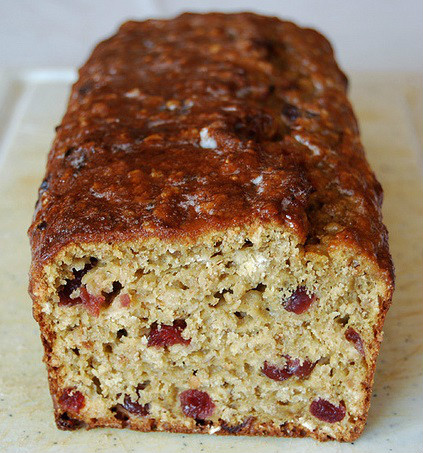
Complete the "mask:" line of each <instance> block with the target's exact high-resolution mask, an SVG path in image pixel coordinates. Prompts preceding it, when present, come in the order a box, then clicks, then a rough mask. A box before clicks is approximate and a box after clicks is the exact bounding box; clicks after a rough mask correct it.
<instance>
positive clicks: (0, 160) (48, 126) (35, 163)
mask: <svg viewBox="0 0 423 453" xmlns="http://www.w3.org/2000/svg"><path fill="white" fill-rule="evenodd" d="M18 76H19V77H18V78H17V77H15V75H14V74H11V75H9V76H7V77H6V75H5V76H4V77H3V79H0V97H2V96H3V99H4V98H6V102H3V103H2V106H3V109H4V111H3V113H2V114H1V116H0V133H1V134H2V135H1V140H2V142H1V145H2V148H1V149H0V152H1V155H0V208H1V210H0V212H1V213H2V214H1V216H0V252H1V255H0V287H1V293H0V294H1V296H0V304H1V314H0V351H1V352H0V358H1V366H0V451H35V452H38V451H43V452H44V451H46V452H53V451H61V452H62V451H63V452H66V451H78V452H89V451H102V452H109V451H110V452H113V451H140V452H150V451H166V452H177V451H182V450H184V451H215V450H216V449H221V450H223V451H226V450H230V451H238V450H239V451H243V452H248V451H253V450H254V451H256V452H260V451H266V452H269V451H272V452H273V451H288V450H289V451H290V452H293V453H295V452H296V451H304V450H305V449H307V451H310V452H314V451H316V452H318V451H329V452H331V451H342V452H343V451H345V452H349V451H359V452H378V451H384V452H389V451H393V452H401V451H404V452H410V453H412V452H418V451H421V446H422V443H423V438H422V437H423V436H422V430H423V428H422V425H423V414H422V412H423V409H422V407H423V391H422V381H423V379H422V373H423V367H422V356H423V344H422V333H421V330H422V325H423V305H422V297H423V296H422V295H423V280H422V269H423V262H422V261H423V187H422V153H421V144H422V139H421V136H419V134H420V132H421V77H416V76H399V75H384V74H377V75H376V74H366V75H365V74H362V75H356V76H355V77H353V78H352V80H353V87H352V99H353V103H354V107H355V109H356V112H357V114H358V116H359V119H360V123H361V129H362V134H363V142H364V145H365V147H366V150H367V153H368V157H369V160H370V162H371V164H372V166H373V168H374V169H375V171H376V173H377V175H378V177H379V179H380V180H381V182H382V185H383V186H384V189H385V204H384V215H385V221H386V224H387V226H388V229H389V231H390V235H391V250H392V253H393V257H394V262H395V264H396V268H397V291H396V293H395V297H394V302H393V304H394V305H393V307H392V309H391V311H390V313H389V315H388V318H387V322H386V328H385V341H384V343H383V345H382V352H381V356H380V360H379V366H378V369H377V373H376V383H375V394H374V397H373V401H372V408H371V410H370V415H369V422H368V426H367V428H366V430H365V433H364V435H363V437H362V438H361V439H360V440H358V441H357V442H355V444H354V445H352V444H344V445H339V444H336V443H330V444H324V445H320V444H317V443H316V442H315V441H312V440H309V439H308V440H304V439H273V438H266V439H260V438H235V437H226V438H219V437H215V436H182V435H170V434H159V433H151V434H142V433H136V432H130V431H117V430H114V431H113V430H95V431H90V432H86V431H79V432H60V431H57V429H56V428H55V426H54V424H53V417H52V408H51V401H50V396H49V394H48V390H47V383H46V373H45V370H44V366H43V364H42V363H41V343H40V341H39V334H38V326H37V325H36V323H35V322H34V321H33V319H32V317H31V310H30V300H29V297H28V296H27V293H26V287H27V270H28V266H29V246H28V241H27V238H26V228H27V226H28V225H29V223H30V218H31V215H32V210H33V204H34V202H35V199H36V189H37V187H38V185H39V183H40V181H41V178H42V174H43V172H44V165H45V159H46V154H47V151H48V148H49V144H50V141H51V139H52V137H53V134H54V132H53V127H54V125H55V124H57V123H58V122H59V120H60V116H61V114H62V112H63V109H64V105H65V101H66V96H67V87H68V85H69V80H70V79H71V77H72V73H70V72H54V71H43V72H28V73H22V74H19V75H18ZM11 109H12V110H11ZM11 111H12V112H13V114H12V116H10V112H11ZM419 131H420V132H419ZM202 449H203V450H202Z"/></svg>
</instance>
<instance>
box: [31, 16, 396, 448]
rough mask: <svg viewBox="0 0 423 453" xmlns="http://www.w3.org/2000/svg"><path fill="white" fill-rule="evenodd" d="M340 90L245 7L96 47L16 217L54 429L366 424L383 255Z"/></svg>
mask: <svg viewBox="0 0 423 453" xmlns="http://www.w3.org/2000/svg"><path fill="white" fill-rule="evenodd" d="M346 88H347V80H346V78H345V76H344V74H343V73H342V72H341V71H340V69H339V68H338V66H337V64H336V62H335V60H334V56H333V51H332V49H331V46H330V44H329V43H328V42H327V40H326V39H325V38H324V37H323V36H322V35H320V34H319V33H317V32H316V31H314V30H310V29H304V28H300V27H298V26H296V25H294V24H292V23H290V22H285V21H281V20H279V19H277V18H271V17H264V16H259V15H255V14H251V13H237V14H221V13H211V14H204V15H203V14H183V15H181V16H179V17H177V18H175V19H171V20H148V21H145V22H127V23H125V24H123V25H122V26H121V28H120V29H119V31H118V33H117V34H116V35H114V36H112V37H111V38H109V39H108V40H106V41H104V42H101V43H100V44H99V45H98V46H97V47H96V49H95V50H94V52H93V54H92V55H91V57H90V58H89V60H88V61H87V63H86V64H85V65H84V66H83V67H82V68H81V69H80V71H79V80H78V81H77V82H76V83H75V85H74V86H73V88H72V92H71V95H70V100H69V105H68V109H67V112H66V114H65V116H64V118H63V120H62V123H61V124H60V125H59V126H58V128H57V135H56V139H55V141H54V143H53V146H52V149H51V151H50V154H49V158H48V163H47V171H46V176H45V179H44V181H43V182H42V184H41V187H40V191H39V199H38V201H37V204H36V210H35V215H34V219H33V223H32V225H31V227H30V230H29V236H30V240H31V247H32V266H31V272H30V294H31V297H32V299H33V312H34V317H35V319H36V320H37V322H38V323H39V325H40V330H41V339H42V342H43V345H44V349H45V355H44V361H45V363H46V365H47V370H48V378H49V384H50V392H51V395H52V398H53V403H54V408H55V417H56V423H57V426H58V427H59V428H61V429H76V428H80V427H86V428H94V427H116V428H123V427H128V428H131V429H135V430H140V431H170V432H183V433H209V434H245V435H274V436H311V437H314V438H316V439H318V440H329V439H335V440H339V441H352V440H354V439H356V438H357V437H358V436H359V435H360V434H361V432H362V431H363V429H364V425H365V422H366V417H367V413H368V410H369V401H370V396H371V389H372V385H373V377H374V371H375V366H376V359H377V355H378V353H379V348H380V342H381V339H382V327H383V323H384V319H385V316H386V312H387V310H388V308H389V305H390V302H391V298H392V293H393V287H394V269H393V264H392V261H391V257H390V254H389V248H388V237H387V231H386V228H385V227H384V225H383V223H382V215H381V205H382V189H381V187H380V185H379V183H378V182H377V180H376V178H375V176H374V174H373V172H372V171H371V169H370V167H369V165H368V163H367V161H366V158H365V155H364V151H363V148H362V145H361V142H360V138H359V131H358V127H357V122H356V119H355V117H354V114H353V111H352V108H351V105H350V103H349V102H348V99H347V97H346Z"/></svg>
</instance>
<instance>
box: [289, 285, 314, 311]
mask: <svg viewBox="0 0 423 453" xmlns="http://www.w3.org/2000/svg"><path fill="white" fill-rule="evenodd" d="M315 300H316V295H315V294H312V295H311V296H310V295H309V294H307V291H306V289H305V287H304V286H300V287H298V288H297V289H296V291H295V292H293V293H292V294H291V296H290V297H289V298H288V299H287V300H285V301H284V302H283V307H284V308H285V310H287V311H291V312H293V313H295V314H296V315H300V314H301V313H304V312H305V311H306V310H308V309H309V308H310V305H311V304H312V302H314V301H315Z"/></svg>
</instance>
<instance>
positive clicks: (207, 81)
mask: <svg viewBox="0 0 423 453" xmlns="http://www.w3.org/2000/svg"><path fill="white" fill-rule="evenodd" d="M79 75H80V77H79V80H78V81H77V82H76V83H75V85H74V86H73V89H72V93H71V96H70V101H69V105H68V110H67V112H66V114H65V116H64V118H63V120H62V123H61V124H60V126H59V127H58V128H57V136H56V139H55V141H54V144H53V147H52V150H51V151H50V154H49V159H48V165H47V172H46V177H45V179H44V181H43V183H42V185H41V187H40V196H39V200H38V202H37V205H36V211H35V215H34V221H33V224H32V226H31V228H30V230H29V234H30V237H31V242H32V250H33V258H34V261H35V262H38V263H39V264H41V263H42V262H45V261H46V260H48V259H50V258H51V257H52V256H54V254H55V253H56V252H57V251H58V250H60V249H61V248H62V247H63V246H65V245H67V244H69V243H71V242H76V241H82V242H87V241H98V240H107V241H114V240H126V239H130V238H140V237H151V236H153V237H160V238H172V239H176V240H177V239H182V238H184V237H188V238H195V237H198V236H199V235H201V234H203V233H205V232H207V231H210V230H213V229H224V228H228V227H231V226H236V225H245V224H248V223H252V222H257V221H258V222H260V223H267V222H276V223H278V224H281V225H284V226H286V227H287V228H290V229H292V230H293V231H294V232H295V233H296V234H297V235H298V236H299V238H300V240H301V242H303V243H305V244H310V246H313V245H317V246H324V247H328V246H330V245H331V244H336V243H346V242H347V243H349V244H353V246H354V247H358V249H359V250H360V252H361V253H363V254H365V255H367V256H368V257H369V258H370V259H371V260H372V261H374V262H375V263H376V264H377V266H378V268H379V269H380V270H381V271H383V272H384V273H385V275H386V278H387V280H392V278H393V266H392V262H391V258H390V255H389V250H388V242H387V232H386V229H385V227H384V225H383V224H382V219H381V209H380V208H381V203H382V189H381V187H380V185H379V183H378V182H377V180H376V179H375V176H374V174H373V172H372V171H371V169H370V167H369V165H368V163H367V161H366V159H365V156H364V152H363V148H362V145H361V143H360V139H359V132H358V127H357V122H356V119H355V117H354V114H353V112H352V109H351V105H350V103H349V102H348V100H347V98H346V86H347V80H346V77H345V76H344V74H343V73H342V72H341V71H340V69H339V68H338V66H337V64H336V62H335V60H334V56H333V51H332V48H331V46H330V44H329V43H328V41H327V40H326V39H325V38H324V37H323V36H322V35H320V34H319V33H317V32H316V31H314V30H310V29H303V28H299V27H297V26H296V25H294V24H292V23H290V22H284V21H281V20H279V19H277V18H272V17H263V16H258V15H255V14H251V13H242V14H216V13H212V14H205V15H201V14H183V15H182V16H179V17H177V18H175V19H172V20H148V21H145V22H127V23H125V24H123V25H122V26H121V28H120V29H119V31H118V33H117V34H116V35H114V36H113V37H111V38H110V39H108V40H106V41H103V42H101V43H100V44H99V45H98V46H97V47H96V49H95V50H94V52H93V54H92V55H91V57H90V58H89V60H88V62H87V63H86V64H85V65H84V66H83V67H82V68H81V69H80V71H79Z"/></svg>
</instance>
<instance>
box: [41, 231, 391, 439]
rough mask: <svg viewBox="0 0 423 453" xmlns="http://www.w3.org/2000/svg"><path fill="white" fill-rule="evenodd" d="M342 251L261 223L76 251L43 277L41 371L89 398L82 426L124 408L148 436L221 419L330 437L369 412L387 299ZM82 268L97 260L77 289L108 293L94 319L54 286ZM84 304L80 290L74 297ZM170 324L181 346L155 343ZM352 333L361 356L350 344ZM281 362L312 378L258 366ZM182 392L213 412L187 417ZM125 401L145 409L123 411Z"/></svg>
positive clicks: (212, 424)
mask: <svg viewBox="0 0 423 453" xmlns="http://www.w3.org/2000/svg"><path fill="white" fill-rule="evenodd" d="M336 253H337V254H336V255H329V254H328V253H327V251H325V252H323V251H321V250H320V251H316V248H311V249H307V247H304V246H302V245H299V244H298V240H297V239H296V237H295V236H294V235H292V234H291V233H289V232H286V231H283V230H278V229H272V230H270V229H268V228H261V227H259V228H255V229H244V230H242V229H241V230H239V229H238V230H236V229H234V230H231V231H228V232H226V233H213V234H211V235H209V236H208V237H207V239H206V240H202V242H201V243H193V244H189V245H187V244H182V243H175V244H171V243H168V242H164V241H163V242H160V241H157V240H156V241H144V242H143V243H136V242H134V243H126V244H112V245H111V244H96V245H90V244H85V245H78V246H76V245H74V246H70V247H68V248H67V249H66V250H65V251H63V253H61V254H60V255H59V256H58V257H57V259H56V260H55V261H54V262H53V263H51V264H50V265H49V266H47V267H46V268H45V275H46V276H47V277H46V278H47V280H48V289H47V290H46V291H45V294H44V295H43V297H42V302H41V312H42V316H43V317H44V319H45V321H46V323H47V325H48V326H49V327H48V330H50V331H52V332H54V339H53V341H52V344H51V345H50V346H51V348H52V354H51V357H50V360H49V361H50V363H49V365H50V366H52V367H54V369H55V370H56V373H57V374H56V376H57V379H58V382H59V383H60V387H61V388H62V389H65V388H72V389H77V391H79V392H80V393H82V395H84V398H85V403H84V407H83V408H82V409H81V410H80V413H79V414H78V417H80V418H81V419H83V420H85V421H89V420H93V419H105V418H113V417H115V418H119V417H122V413H123V412H124V416H125V417H127V418H129V419H132V418H137V417H138V418H139V417H147V418H154V419H155V420H156V429H165V427H166V426H169V424H177V425H178V426H184V427H187V428H193V427H195V426H196V425H198V424H201V425H204V424H207V426H209V427H210V430H211V432H216V431H217V430H220V429H222V428H221V427H222V423H224V425H223V426H232V427H236V426H239V425H241V424H242V423H246V420H252V419H254V420H257V421H258V422H259V423H270V424H274V425H275V426H280V425H284V424H286V423H290V422H293V423H296V424H298V425H300V426H303V427H304V428H305V429H307V430H311V431H313V430H318V431H319V432H323V433H326V434H327V435H329V436H333V437H335V436H336V435H337V434H338V433H340V432H343V431H345V430H347V429H349V428H348V425H350V424H351V423H354V422H355V421H356V420H357V418H358V417H360V416H362V414H363V411H365V399H366V385H365V384H364V383H365V382H366V380H367V379H368V373H369V367H370V364H371V361H372V360H373V359H372V357H373V353H374V351H373V349H372V348H374V346H373V344H374V341H375V332H374V329H373V328H374V326H375V324H376V323H377V320H378V315H379V311H380V304H379V300H380V297H382V295H383V287H382V286H381V284H380V282H379V281H378V280H377V279H375V278H373V277H372V276H371V275H370V273H369V271H368V268H366V266H365V263H362V262H361V261H360V260H359V259H357V257H353V256H352V255H351V253H347V252H346V251H340V250H338V251H337V252H336ZM88 263H94V264H90V266H92V267H90V269H89V270H88V271H87V272H86V273H85V275H83V277H82V279H81V287H84V288H86V291H87V292H88V293H89V294H90V295H94V296H98V295H103V296H104V297H103V300H104V301H106V303H104V304H103V306H102V308H101V310H100V312H99V314H98V316H96V315H93V313H92V312H90V311H89V310H87V307H86V306H85V305H84V304H81V303H79V304H75V305H63V304H61V303H60V297H59V293H60V290H61V288H63V287H64V286H65V285H66V284H67V282H68V281H69V280H72V278H73V275H74V273H75V270H76V271H78V270H81V269H84V267H86V266H87V264H88ZM299 288H302V289H303V290H304V291H305V292H306V293H307V295H309V296H310V297H312V298H313V301H312V303H311V305H310V306H309V308H308V309H307V310H305V311H304V312H303V313H300V314H297V313H295V312H293V311H288V310H287V309H286V304H285V303H286V301H287V300H289V299H290V297H291V296H292V295H293V294H294V293H295V292H296V291H297V290H298V289H299ZM79 295H80V289H78V288H76V289H75V290H74V291H73V293H72V295H71V297H73V298H77V297H78V296H79ZM175 322H179V323H180V322H183V323H184V324H183V326H184V327H183V329H181V330H180V334H181V336H182V338H183V339H184V340H187V341H184V342H183V343H178V344H173V345H167V346H157V345H156V346H151V345H149V338H150V336H151V331H152V328H153V327H154V326H156V329H159V330H160V329H161V328H162V326H173V325H174V323H175ZM349 328H353V329H354V331H355V332H357V333H358V334H359V336H360V338H361V341H362V344H363V351H360V350H359V349H360V348H357V345H356V344H354V342H353V341H351V339H347V336H346V332H347V330H348V329H349ZM188 340H189V341H188ZM49 341H51V340H49ZM288 358H290V359H291V360H295V359H298V361H297V362H296V363H297V364H298V363H299V364H300V365H303V364H304V363H311V364H313V368H312V371H311V373H310V374H309V375H307V376H296V375H295V374H293V375H292V376H290V377H289V378H286V379H283V380H275V379H273V378H269V377H268V375H266V374H265V373H264V372H263V370H264V366H265V365H264V364H265V362H267V363H268V364H271V365H272V366H274V367H278V368H280V369H286V366H287V360H288ZM367 385H368V384H367ZM188 389H197V390H200V391H202V392H206V393H207V394H208V395H209V397H210V398H211V400H212V401H213V404H214V410H213V413H212V414H211V415H209V416H207V417H204V418H203V419H198V418H197V419H196V418H194V417H192V416H187V415H186V414H185V413H184V412H183V410H182V406H181V400H180V395H181V393H182V392H184V391H186V390H188ZM125 398H129V400H130V401H131V402H132V403H133V402H136V403H137V404H139V405H142V406H143V407H146V408H148V414H145V413H142V414H140V413H138V414H137V413H131V411H126V410H125V407H127V406H125ZM316 399H324V400H326V401H328V402H330V403H331V404H333V405H334V406H337V407H339V406H342V407H345V411H346V416H345V417H344V418H343V419H342V420H341V421H339V422H336V423H327V422H325V421H322V420H320V419H319V418H316V417H315V416H314V415H313V414H312V413H311V412H310V405H311V404H312V402H313V401H315V400H316ZM144 405H145V406H144ZM122 408H123V411H122ZM119 409H120V410H119ZM135 412H136V411H135ZM138 412H139V411H138Z"/></svg>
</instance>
